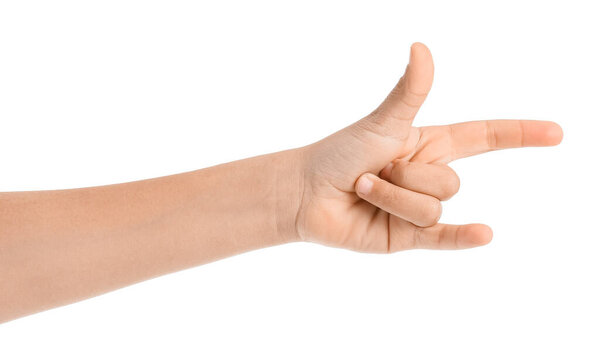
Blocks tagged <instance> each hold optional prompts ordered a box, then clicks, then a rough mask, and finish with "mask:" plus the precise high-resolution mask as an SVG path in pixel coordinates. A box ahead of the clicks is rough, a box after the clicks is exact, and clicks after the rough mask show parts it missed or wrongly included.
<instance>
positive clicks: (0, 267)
mask: <svg viewBox="0 0 600 353" xmlns="http://www.w3.org/2000/svg"><path fill="white" fill-rule="evenodd" d="M432 80H433V61H432V58H431V53H430V52H429V50H428V49H427V48H426V47H425V46H424V45H422V44H415V45H413V47H412V50H411V55H410V61H409V65H408V66H407V70H406V72H405V75H404V76H403V77H402V78H401V79H400V81H399V82H398V84H397V85H396V87H395V88H394V89H393V90H392V92H391V93H390V94H389V95H388V97H387V98H386V99H385V100H384V101H383V103H382V104H381V105H380V106H379V107H378V108H377V109H375V110H374V111H373V112H372V113H371V114H369V115H367V116H366V117H364V118H363V119H360V120H359V121H357V122H356V123H354V124H352V125H350V126H348V127H346V128H344V129H342V130H340V131H338V132H336V133H334V134H333V135H331V136H328V137H326V138H324V139H322V140H320V141H318V142H316V143H313V144H311V145H308V146H305V147H302V148H299V149H294V150H288V151H283V152H280V153H274V154H270V155H265V156H260V157H255V158H250V159H245V160H241V161H237V162H232V163H227V164H223V165H219V166H215V167H212V168H207V169H203V170H199V171H195V172H190V173H184V174H178V175H172V176H168V177H163V178H157V179H151V180H144V181H138V182H133V183H126V184H118V185H111V186H103V187H95V188H84V189H75V190H60V191H40V192H17V193H4V194H0V322H2V321H6V320H10V319H13V318H16V317H19V316H23V315H26V314H29V313H33V312H36V311H40V310H44V309H48V308H51V307H55V306H58V305H63V304H67V303H70V302H73V301H76V300H79V299H82V298H85V297H90V296H93V295H97V294H100V293H103V292H106V291H109V290H112V289H116V288H119V287H123V286H126V285H128V284H131V283H135V282H138V281H142V280H144V279H147V278H151V277H154V276H158V275H161V274H165V273H169V272H173V271H177V270H180V269H184V268H187V267H191V266H195V265H199V264H203V263H206V262H209V261H213V260H217V259H220V258H223V257H226V256H230V255H233V254H236V253H240V252H243V251H248V250H252V249H257V248H261V247H266V246H271V245H276V244H281V243H285V242H290V241H295V240H303V241H311V242H317V243H321V244H325V245H329V246H336V247H343V248H347V249H352V250H356V251H365V252H377V253H390V252H395V251H399V250H406V249H414V248H427V249H464V248H469V247H474V246H480V245H484V244H487V243H488V242H489V241H490V240H491V237H492V231H491V229H490V228H489V227H487V226H485V225H483V224H464V225H451V224H441V223H438V222H437V221H438V220H439V218H440V215H441V203H440V202H441V201H443V200H446V199H448V198H449V197H451V196H452V195H453V194H454V193H456V192H457V191H458V186H459V180H458V176H457V175H456V173H454V171H453V170H452V169H451V168H450V167H449V166H448V163H450V162H452V161H453V160H455V159H458V158H464V157H468V156H472V155H475V154H479V153H484V152H488V151H493V150H498V149H502V148H515V147H526V146H551V145H556V144H558V143H560V141H561V139H562V130H561V129H560V127H559V126H558V125H557V124H555V123H552V122H547V121H533V120H490V121H473V122H466V123H459V124H452V125H446V126H428V127H413V126H412V122H413V119H414V117H415V116H416V114H417V112H418V110H419V107H420V106H421V104H422V103H423V102H424V101H425V98H426V96H427V94H428V92H429V89H430V87H431V84H432Z"/></svg>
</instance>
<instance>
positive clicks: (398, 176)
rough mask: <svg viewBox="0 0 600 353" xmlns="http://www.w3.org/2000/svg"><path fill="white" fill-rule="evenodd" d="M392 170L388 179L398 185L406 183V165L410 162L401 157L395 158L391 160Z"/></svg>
mask: <svg viewBox="0 0 600 353" xmlns="http://www.w3.org/2000/svg"><path fill="white" fill-rule="evenodd" d="M392 164H393V166H392V171H391V173H390V174H391V176H390V179H391V180H392V182H393V183H394V184H396V185H398V186H402V185H406V182H407V178H408V165H409V164H410V162H408V161H406V160H403V159H396V160H394V161H393V162H392Z"/></svg>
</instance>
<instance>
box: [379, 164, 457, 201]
mask: <svg viewBox="0 0 600 353" xmlns="http://www.w3.org/2000/svg"><path fill="white" fill-rule="evenodd" d="M379 175H380V176H381V178H383V179H384V180H388V181H390V182H391V183H393V184H395V185H397V186H400V187H403V188H405V189H409V190H412V191H416V192H419V193H422V194H427V195H430V196H433V197H435V198H437V199H439V200H442V201H443V200H448V199H449V198H451V197H452V196H454V194H456V193H457V192H458V188H459V187H460V180H459V178H458V175H456V173H455V172H454V170H452V168H450V167H449V166H447V165H444V164H427V163H418V162H409V161H406V160H402V159H396V160H394V161H393V162H391V163H390V164H389V165H388V166H387V167H386V168H384V169H383V170H382V171H381V173H380V174H379Z"/></svg>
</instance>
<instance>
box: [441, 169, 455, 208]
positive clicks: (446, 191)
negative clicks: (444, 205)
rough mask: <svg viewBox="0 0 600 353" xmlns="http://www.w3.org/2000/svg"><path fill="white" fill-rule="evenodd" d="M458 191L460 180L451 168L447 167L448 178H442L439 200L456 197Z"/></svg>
mask: <svg viewBox="0 0 600 353" xmlns="http://www.w3.org/2000/svg"><path fill="white" fill-rule="evenodd" d="M459 189H460V178H459V177H458V175H457V174H456V172H455V171H454V170H452V168H450V167H448V176H447V177H445V178H444V182H443V185H442V198H441V200H442V201H444V200H447V199H449V198H451V197H452V196H454V195H456V193H457V192H458V190H459Z"/></svg>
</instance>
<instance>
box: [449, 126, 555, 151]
mask: <svg viewBox="0 0 600 353" xmlns="http://www.w3.org/2000/svg"><path fill="white" fill-rule="evenodd" d="M447 126H448V134H449V135H450V136H449V139H450V144H451V146H452V160H455V159H459V158H464V157H469V156H473V155H476V154H480V153H484V152H489V151H495V150H499V149H505V148H518V147H542V146H554V145H558V144H559V143H560V141H561V140H562V136H563V133H562V129H561V127H560V126H559V125H558V124H556V123H554V122H551V121H541V120H482V121H469V122H465V123H458V124H452V125H447Z"/></svg>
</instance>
